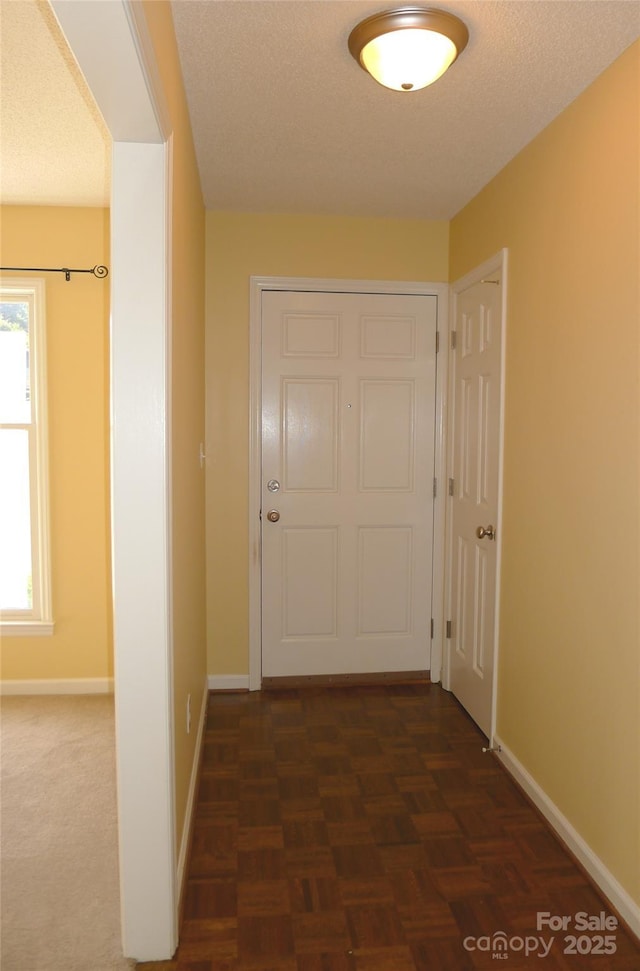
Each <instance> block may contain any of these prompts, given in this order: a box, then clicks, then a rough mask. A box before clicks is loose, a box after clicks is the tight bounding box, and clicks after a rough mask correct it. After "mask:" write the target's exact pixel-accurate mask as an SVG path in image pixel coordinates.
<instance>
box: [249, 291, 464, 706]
mask: <svg viewBox="0 0 640 971" xmlns="http://www.w3.org/2000/svg"><path fill="white" fill-rule="evenodd" d="M265 290H306V291H313V292H319V293H391V294H402V293H406V294H414V295H419V296H435V297H436V298H437V301H438V310H437V313H438V317H437V319H438V332H439V333H440V351H439V354H438V356H437V358H436V427H435V476H436V479H437V482H438V488H437V493H436V498H435V504H434V529H433V593H432V608H431V609H432V614H433V620H434V636H433V639H432V641H431V664H430V668H431V680H432V681H439V680H440V677H441V667H442V656H443V639H444V633H445V625H444V562H445V560H444V556H445V511H446V510H445V492H446V490H445V488H444V483H445V475H446V431H445V430H446V414H445V409H446V401H447V376H448V366H447V365H448V343H449V342H448V340H444V339H443V332H446V328H447V321H448V304H449V286H448V285H447V284H446V283H416V282H401V281H397V280H394V281H389V280H334V279H314V278H312V277H260V276H252V277H251V297H250V310H249V416H250V430H249V689H250V690H251V691H258V690H259V689H260V686H261V684H262V580H261V567H262V550H261V524H260V505H261V501H262V459H261V452H262V327H261V321H262V293H263V291H265Z"/></svg>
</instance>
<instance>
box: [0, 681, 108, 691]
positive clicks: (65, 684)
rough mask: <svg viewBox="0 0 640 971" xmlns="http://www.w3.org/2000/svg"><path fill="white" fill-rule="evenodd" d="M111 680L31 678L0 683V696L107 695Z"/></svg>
mask: <svg viewBox="0 0 640 971" xmlns="http://www.w3.org/2000/svg"><path fill="white" fill-rule="evenodd" d="M108 694H113V678H32V679H30V680H26V681H19V680H18V679H15V678H7V679H6V680H4V681H0V695H108Z"/></svg>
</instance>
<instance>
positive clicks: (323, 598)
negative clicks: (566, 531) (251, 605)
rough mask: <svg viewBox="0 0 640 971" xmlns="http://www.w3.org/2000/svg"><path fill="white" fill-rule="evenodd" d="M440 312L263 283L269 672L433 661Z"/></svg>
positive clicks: (422, 304)
mask: <svg viewBox="0 0 640 971" xmlns="http://www.w3.org/2000/svg"><path fill="white" fill-rule="evenodd" d="M436 311H437V300H436V298H435V297H433V296H413V295H412V296H406V295H388V294H356V293H347V294H338V293H300V292H285V291H266V292H264V293H263V305H262V345H263V362H262V371H263V373H262V387H263V404H262V480H263V496H262V510H263V516H262V628H263V629H262V669H263V675H264V676H266V677H275V676H287V675H305V674H307V675H311V674H318V675H322V674H341V673H370V672H384V671H415V670H428V668H429V663H430V619H431V580H432V577H431V569H432V567H431V562H432V544H433V498H432V480H433V465H434V440H435V332H436ZM274 479H275V480H277V482H278V484H279V485H278V487H277V491H275V492H274V491H270V490H269V489H268V488H267V483H268V482H269V481H270V480H274ZM269 510H275V511H277V513H278V514H279V519H278V520H277V521H276V522H271V521H269V519H268V517H267V515H266V513H267V512H268V511H269Z"/></svg>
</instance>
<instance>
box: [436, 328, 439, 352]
mask: <svg viewBox="0 0 640 971" xmlns="http://www.w3.org/2000/svg"><path fill="white" fill-rule="evenodd" d="M439 350H440V331H439V330H437V331H436V354H437V353H438V352H439Z"/></svg>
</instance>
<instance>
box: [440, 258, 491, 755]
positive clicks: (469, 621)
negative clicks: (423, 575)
mask: <svg viewBox="0 0 640 971" xmlns="http://www.w3.org/2000/svg"><path fill="white" fill-rule="evenodd" d="M491 276H492V279H493V280H498V281H499V282H498V283H487V282H484V283H477V284H475V285H473V286H470V287H469V288H468V289H466V290H464V291H463V292H462V293H459V294H458V296H457V300H456V320H455V331H456V336H457V341H456V345H457V346H456V348H455V350H454V352H453V355H452V375H453V379H452V392H453V421H454V439H453V470H452V471H453V481H454V491H453V500H452V508H451V516H452V544H451V550H452V570H451V577H452V583H451V604H452V614H453V616H452V628H451V642H450V643H451V648H450V652H451V653H450V682H451V689H452V691H453V692H454V694H455V695H456V697H457V698H458V699H459V700H460V702H461V703H462V704H463V705H464V707H465V708H466V709H467V711H468V712H469V714H470V715H471V716H472V718H473V719H474V720H475V721H476V722H477V724H478V725H479V726H480V728H481V729H482V730H483V732H484V733H485V734H486V735H487V736H489V735H490V734H491V719H492V704H493V668H494V642H495V623H496V580H497V578H496V569H497V541H496V538H495V535H494V537H493V538H490V537H489V536H484V537H483V538H480V537H479V536H478V535H477V530H478V527H485V528H486V527H487V526H493V527H494V529H495V527H496V526H497V521H498V484H499V447H500V395H501V340H502V336H501V327H502V320H501V313H502V284H501V280H500V274H499V273H492V274H491Z"/></svg>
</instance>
